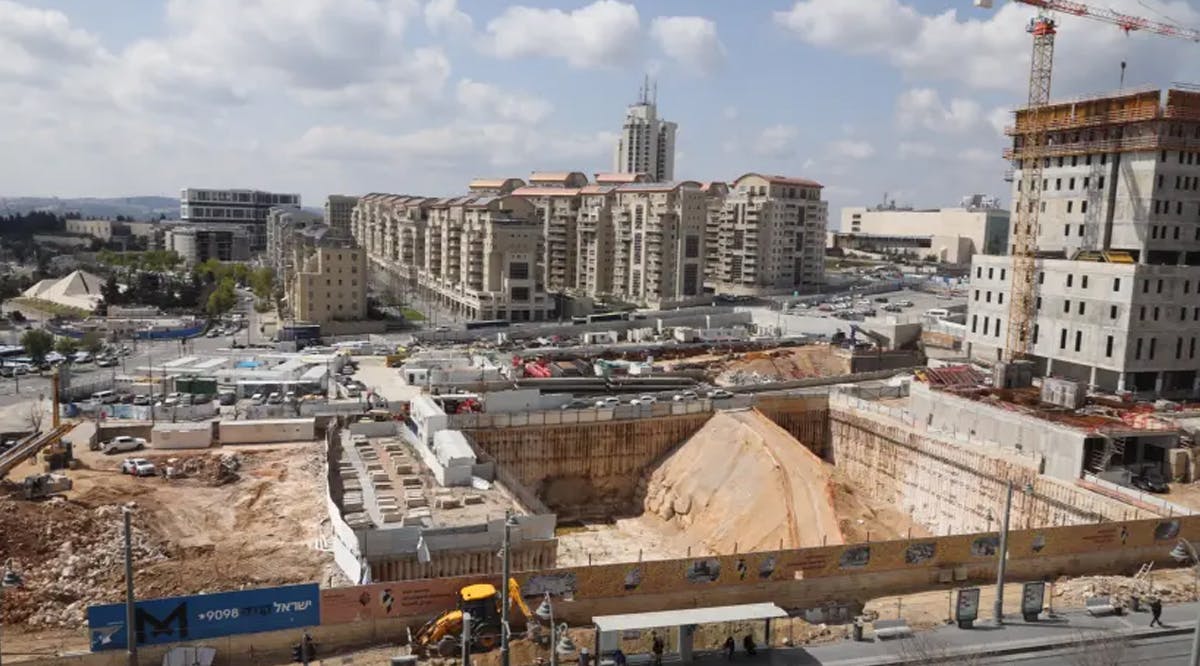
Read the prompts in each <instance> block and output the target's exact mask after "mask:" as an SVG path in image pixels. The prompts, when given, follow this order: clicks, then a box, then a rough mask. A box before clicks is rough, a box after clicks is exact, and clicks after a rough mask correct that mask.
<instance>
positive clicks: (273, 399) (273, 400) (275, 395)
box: [267, 391, 283, 405]
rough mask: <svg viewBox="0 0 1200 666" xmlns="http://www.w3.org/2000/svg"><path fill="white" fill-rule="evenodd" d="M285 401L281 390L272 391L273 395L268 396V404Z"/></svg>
mask: <svg viewBox="0 0 1200 666" xmlns="http://www.w3.org/2000/svg"><path fill="white" fill-rule="evenodd" d="M281 402H283V396H281V395H279V391H272V392H271V395H269V396H267V404H268V405H278V404H279V403H281Z"/></svg>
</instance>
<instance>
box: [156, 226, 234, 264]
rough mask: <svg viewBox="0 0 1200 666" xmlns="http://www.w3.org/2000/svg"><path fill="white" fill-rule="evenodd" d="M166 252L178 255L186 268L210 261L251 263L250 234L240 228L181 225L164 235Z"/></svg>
mask: <svg viewBox="0 0 1200 666" xmlns="http://www.w3.org/2000/svg"><path fill="white" fill-rule="evenodd" d="M163 245H164V248H163V249H165V250H170V251H173V252H175V253H176V254H178V255H179V256H180V258H182V259H183V265H184V266H185V267H187V268H191V267H193V266H196V265H197V264H202V263H204V262H206V261H208V260H209V259H216V260H217V261H248V260H249V259H250V232H249V231H247V230H246V229H245V228H244V227H242V226H239V225H228V224H178V225H172V226H171V227H170V228H168V229H167V231H166V233H165V234H164V235H163Z"/></svg>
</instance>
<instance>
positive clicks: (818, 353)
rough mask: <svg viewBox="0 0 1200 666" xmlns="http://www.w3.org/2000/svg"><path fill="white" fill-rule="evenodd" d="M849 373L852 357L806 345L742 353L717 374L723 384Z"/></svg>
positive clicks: (741, 383)
mask: <svg viewBox="0 0 1200 666" xmlns="http://www.w3.org/2000/svg"><path fill="white" fill-rule="evenodd" d="M848 372H850V361H849V359H846V358H843V357H841V356H838V355H837V354H835V353H834V348H833V347H830V346H829V345H807V346H804V347H791V348H787V349H775V350H771V351H763V352H749V353H746V354H742V355H740V356H738V357H736V358H735V359H733V360H732V361H730V362H729V363H728V364H726V365H725V367H724V369H722V371H721V372H720V373H719V374H718V375H717V377H716V380H715V381H716V383H717V384H719V385H721V386H745V385H748V384H764V383H772V382H788V381H792V380H796V379H807V378H809V377H830V376H833V375H844V374H846V373H848Z"/></svg>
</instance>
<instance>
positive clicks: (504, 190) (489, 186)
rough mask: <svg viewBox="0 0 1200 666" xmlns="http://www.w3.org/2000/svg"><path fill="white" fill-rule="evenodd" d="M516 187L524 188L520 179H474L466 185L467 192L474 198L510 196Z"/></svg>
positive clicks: (523, 182)
mask: <svg viewBox="0 0 1200 666" xmlns="http://www.w3.org/2000/svg"><path fill="white" fill-rule="evenodd" d="M518 187H525V181H523V180H521V179H520V178H476V179H475V180H472V181H471V182H470V184H469V185H467V192H469V193H470V194H474V195H476V196H488V195H490V196H500V195H502V194H511V193H512V191H513V190H515V189H517V188H518Z"/></svg>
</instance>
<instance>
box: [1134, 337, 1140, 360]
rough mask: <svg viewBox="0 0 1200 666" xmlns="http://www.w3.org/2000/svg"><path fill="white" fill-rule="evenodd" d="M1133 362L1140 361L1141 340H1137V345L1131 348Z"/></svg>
mask: <svg viewBox="0 0 1200 666" xmlns="http://www.w3.org/2000/svg"><path fill="white" fill-rule="evenodd" d="M1133 360H1135V361H1140V360H1142V339H1141V338H1138V339H1137V344H1135V345H1134V347H1133Z"/></svg>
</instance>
